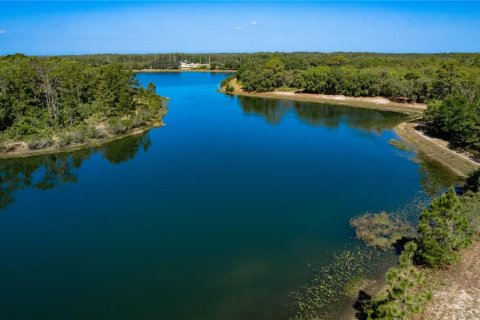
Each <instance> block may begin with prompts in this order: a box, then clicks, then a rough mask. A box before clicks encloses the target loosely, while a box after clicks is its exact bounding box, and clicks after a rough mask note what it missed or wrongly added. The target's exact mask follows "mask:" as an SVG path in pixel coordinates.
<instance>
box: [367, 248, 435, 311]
mask: <svg viewBox="0 0 480 320" xmlns="http://www.w3.org/2000/svg"><path fill="white" fill-rule="evenodd" d="M416 249H417V245H416V244H415V243H414V242H409V243H407V244H406V245H405V248H404V250H403V252H402V254H401V255H400V260H399V265H398V267H397V268H390V270H389V271H388V272H387V276H386V280H387V286H386V292H385V294H384V295H383V296H381V297H379V298H376V299H374V300H373V301H372V302H371V303H370V305H369V306H368V307H367V310H366V313H367V319H368V320H408V319H412V316H413V315H414V314H417V313H419V312H420V311H421V310H422V308H423V307H424V305H425V303H426V302H427V301H428V300H430V299H431V291H430V290H429V289H426V283H425V277H424V274H423V273H422V271H421V270H419V269H418V268H416V267H415V266H414V264H413V257H414V255H415V251H416Z"/></svg>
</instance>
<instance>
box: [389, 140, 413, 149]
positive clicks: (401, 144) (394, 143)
mask: <svg viewBox="0 0 480 320" xmlns="http://www.w3.org/2000/svg"><path fill="white" fill-rule="evenodd" d="M388 144H390V145H392V146H394V147H395V148H397V149H398V150H402V151H411V150H412V148H410V146H408V145H407V144H406V143H405V142H403V141H400V140H397V139H390V140H388Z"/></svg>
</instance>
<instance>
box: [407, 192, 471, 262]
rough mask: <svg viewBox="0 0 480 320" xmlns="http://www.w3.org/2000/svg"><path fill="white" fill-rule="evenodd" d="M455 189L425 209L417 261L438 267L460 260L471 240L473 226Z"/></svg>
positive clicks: (420, 223) (419, 229) (420, 224)
mask: <svg viewBox="0 0 480 320" xmlns="http://www.w3.org/2000/svg"><path fill="white" fill-rule="evenodd" d="M460 205H461V203H460V201H459V199H458V197H457V195H456V194H455V191H454V189H453V188H450V190H449V191H448V192H447V193H445V194H443V195H442V196H441V197H440V198H437V199H435V200H434V201H433V202H432V206H431V208H430V210H427V209H424V210H423V212H422V213H421V215H420V221H419V226H418V233H419V235H420V236H419V238H418V245H419V250H418V252H417V254H416V259H417V260H418V262H420V263H422V264H425V265H427V266H429V267H431V268H434V269H438V268H442V267H445V266H446V265H448V264H451V263H453V262H456V261H457V260H458V254H459V250H460V249H462V248H465V247H467V246H468V245H469V244H471V243H472V239H473V235H474V229H473V227H472V224H471V221H469V219H468V217H467V216H466V215H465V213H464V212H463V211H462V210H460V208H461V207H460Z"/></svg>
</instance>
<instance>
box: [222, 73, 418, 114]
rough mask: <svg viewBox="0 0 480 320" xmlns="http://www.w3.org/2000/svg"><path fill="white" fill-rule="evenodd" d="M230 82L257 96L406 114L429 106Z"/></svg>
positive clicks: (237, 91) (238, 89) (238, 91)
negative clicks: (254, 88)
mask: <svg viewBox="0 0 480 320" xmlns="http://www.w3.org/2000/svg"><path fill="white" fill-rule="evenodd" d="M230 84H231V85H232V86H233V88H234V92H232V93H233V94H235V95H242V96H249V97H257V98H273V99H287V100H295V101H306V102H318V103H328V104H337V105H342V106H349V107H357V108H365V109H376V110H384V111H395V112H401V113H406V114H421V113H422V112H423V111H424V110H425V109H426V108H427V106H426V105H425V104H422V103H398V102H393V101H390V100H388V99H386V98H382V97H347V96H343V95H326V94H311V93H297V92H292V91H271V92H246V91H245V90H243V89H242V88H241V86H240V85H239V84H238V83H237V81H236V79H232V80H231V81H230Z"/></svg>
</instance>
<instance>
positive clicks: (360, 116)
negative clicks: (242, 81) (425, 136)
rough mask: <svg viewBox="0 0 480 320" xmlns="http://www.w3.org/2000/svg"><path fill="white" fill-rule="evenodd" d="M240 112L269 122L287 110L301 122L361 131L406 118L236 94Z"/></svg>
mask: <svg viewBox="0 0 480 320" xmlns="http://www.w3.org/2000/svg"><path fill="white" fill-rule="evenodd" d="M238 100H239V102H240V106H241V107H242V109H243V111H244V112H245V113H247V114H255V115H259V116H262V117H264V118H265V120H266V121H267V122H268V123H271V124H279V123H280V122H281V121H282V119H283V118H284V116H285V115H286V114H287V113H288V112H294V113H295V115H296V117H297V118H298V119H299V120H301V121H302V122H303V123H305V124H308V125H312V126H323V127H327V128H337V127H339V126H340V124H342V123H345V124H346V125H347V126H349V127H352V128H357V129H364V130H381V129H390V128H393V127H394V126H395V125H397V124H398V123H399V122H400V121H402V120H404V119H405V118H406V116H405V115H403V114H399V113H397V112H389V111H378V110H369V109H361V108H352V107H344V106H337V105H335V106H333V105H328V104H319V103H313V102H301V101H291V100H275V99H259V98H254V97H245V96H239V97H238Z"/></svg>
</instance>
